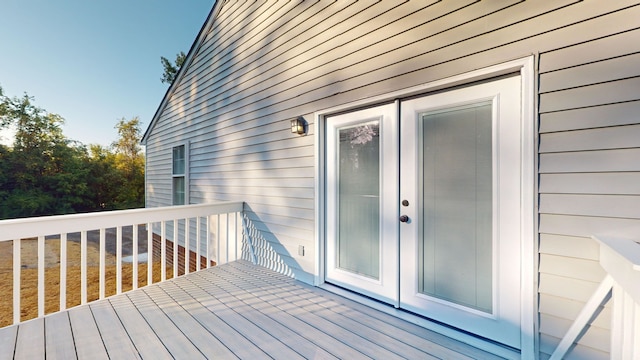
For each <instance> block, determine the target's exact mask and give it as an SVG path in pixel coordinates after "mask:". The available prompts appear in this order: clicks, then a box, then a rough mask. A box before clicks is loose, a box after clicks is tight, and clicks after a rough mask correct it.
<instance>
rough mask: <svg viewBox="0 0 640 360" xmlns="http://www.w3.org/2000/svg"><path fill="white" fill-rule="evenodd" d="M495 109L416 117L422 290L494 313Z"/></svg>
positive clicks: (482, 107) (478, 107) (459, 109)
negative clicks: (419, 166)
mask: <svg viewBox="0 0 640 360" xmlns="http://www.w3.org/2000/svg"><path fill="white" fill-rule="evenodd" d="M491 111H492V104H491V102H484V103H480V104H475V105H472V106H465V107H456V108H450V109H446V110H440V111H434V112H427V113H422V114H419V119H420V121H419V123H420V124H419V129H420V130H419V134H420V138H421V139H420V146H419V162H420V164H421V165H422V170H421V171H420V172H419V181H420V187H419V191H420V194H419V199H420V200H421V201H422V204H421V206H420V207H419V208H420V209H422V213H421V214H420V216H419V219H420V224H419V238H420V240H421V241H419V254H418V258H419V260H418V262H419V266H418V272H419V274H418V283H419V286H418V290H419V292H420V293H422V294H426V295H429V296H432V297H436V298H439V299H443V300H446V301H449V302H453V303H456V304H460V305H463V306H466V307H470V308H473V309H477V310H480V311H484V312H488V313H491V312H492V302H493V301H492V297H493V288H492V271H493V270H492V253H493V249H492V246H493V245H492V239H493V231H492V223H493V220H492V214H493V200H492V199H493V195H492V174H493V168H492V166H493V165H492V130H491V129H492V126H491V124H492V115H491Z"/></svg>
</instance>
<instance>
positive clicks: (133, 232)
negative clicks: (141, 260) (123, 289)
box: [131, 224, 138, 289]
mask: <svg viewBox="0 0 640 360" xmlns="http://www.w3.org/2000/svg"><path fill="white" fill-rule="evenodd" d="M131 236H132V237H133V244H132V247H133V254H131V255H132V256H133V260H132V262H131V265H132V266H133V274H132V276H131V288H133V289H137V288H138V225H137V224H136V225H133V226H132V227H131Z"/></svg>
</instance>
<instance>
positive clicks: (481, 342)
mask: <svg viewBox="0 0 640 360" xmlns="http://www.w3.org/2000/svg"><path fill="white" fill-rule="evenodd" d="M318 287H319V288H321V289H324V290H327V291H329V292H332V293H334V294H336V295H339V296H342V297H344V298H346V299H349V300H353V301H355V302H357V303H360V304H363V305H366V306H368V307H370V308H373V309H375V310H378V311H381V312H383V313H385V314H389V315H392V316H395V317H397V318H399V319H402V320H404V321H407V322H410V323H412V324H416V325H418V326H421V327H423V328H425V329H428V330H431V331H434V332H437V333H439V334H442V335H444V336H447V337H450V338H452V339H454V340H457V341H460V342H463V343H465V344H468V345H471V346H473V347H476V348H478V349H480V350H484V351H487V352H490V353H492V354H494V355H497V356H500V357H503V358H505V359H520V358H521V356H520V351H519V350H518V349H514V348H512V347H510V346H506V345H503V344H500V343H497V342H495V341H492V340H489V339H486V338H483V337H480V336H477V335H475V334H471V333H468V332H465V331H462V330H459V329H456V328H453V327H451V326H448V325H446V324H443V323H441V322H438V321H434V320H431V319H429V318H426V317H424V316H421V315H418V314H415V313H412V312H410V311H407V310H403V309H398V308H396V307H394V306H393V305H390V304H388V303H385V302H382V301H379V300H376V299H373V298H370V297H368V296H365V295H362V294H358V293H356V292H353V291H351V290H348V289H345V288H343V287H340V286H337V285H333V284H329V283H323V284H320V285H319V286H318Z"/></svg>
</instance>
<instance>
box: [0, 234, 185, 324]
mask: <svg viewBox="0 0 640 360" xmlns="http://www.w3.org/2000/svg"><path fill="white" fill-rule="evenodd" d="M45 244H46V245H45V254H46V255H45V280H44V282H45V313H47V314H48V313H52V312H55V311H58V310H59V307H60V241H59V240H55V239H54V240H46V241H45ZM12 247H13V243H12V242H11V241H5V242H1V243H0V291H2V296H0V327H2V326H7V325H10V324H12V322H13V248H12ZM20 251H21V265H22V271H21V277H20V285H21V300H20V302H21V309H20V310H21V311H20V312H21V315H20V318H21V319H22V321H24V320H28V319H32V318H35V317H37V316H38V268H37V258H38V257H37V241H36V240H22V242H21V250H20ZM154 260H156V259H154ZM158 260H159V259H158ZM99 261H100V251H99V249H98V247H97V246H96V245H95V244H91V243H89V244H87V272H88V282H87V298H88V300H89V301H92V300H96V299H98V297H99V290H100V287H99V271H100V270H99ZM115 263H116V259H115V256H114V255H111V254H106V257H105V265H106V266H105V274H106V275H105V279H106V285H105V293H106V296H110V295H113V294H115V293H116V265H115ZM152 269H153V282H159V281H160V276H161V271H160V261H154V263H153V265H152ZM172 276H173V269H172V268H171V267H170V266H167V278H171V277H172ZM132 278H133V265H132V264H127V263H123V265H122V290H123V291H127V290H130V289H131V288H132ZM146 284H147V264H146V263H145V264H140V265H139V266H138V286H139V287H141V286H145V285H146ZM66 290H67V291H66V294H67V307H68V308H69V307H72V306H76V305H79V304H80V296H81V295H80V243H77V242H74V241H68V242H67V289H66Z"/></svg>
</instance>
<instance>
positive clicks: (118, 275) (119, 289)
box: [116, 226, 122, 294]
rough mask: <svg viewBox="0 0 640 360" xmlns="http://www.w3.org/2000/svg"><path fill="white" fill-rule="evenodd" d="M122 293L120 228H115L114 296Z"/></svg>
mask: <svg viewBox="0 0 640 360" xmlns="http://www.w3.org/2000/svg"><path fill="white" fill-rule="evenodd" d="M120 293H122V226H118V227H116V294H120Z"/></svg>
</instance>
